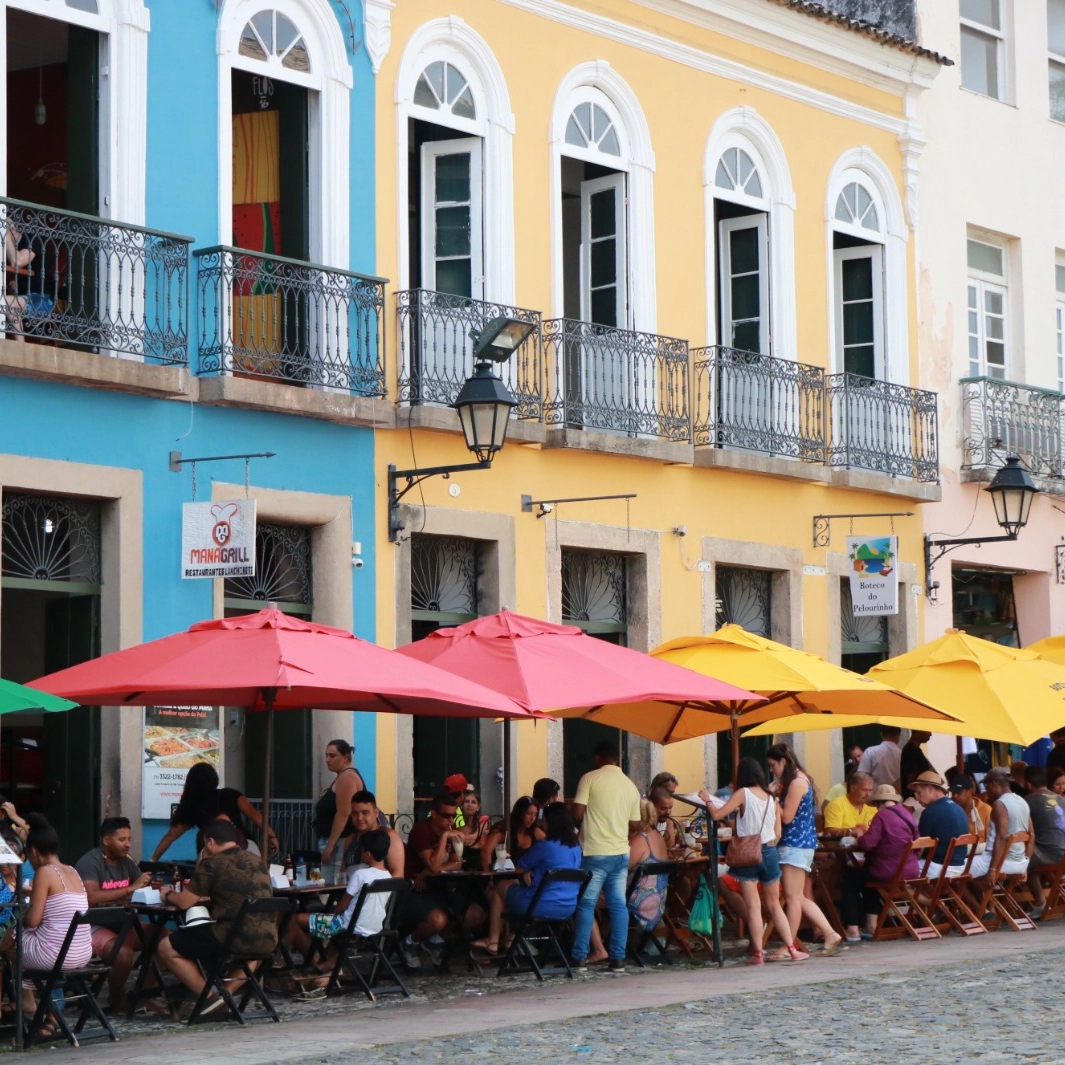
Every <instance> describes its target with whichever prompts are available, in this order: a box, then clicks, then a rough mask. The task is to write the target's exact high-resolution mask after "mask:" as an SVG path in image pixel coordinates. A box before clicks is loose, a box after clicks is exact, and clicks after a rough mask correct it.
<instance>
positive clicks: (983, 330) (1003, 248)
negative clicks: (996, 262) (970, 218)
mask: <svg viewBox="0 0 1065 1065" xmlns="http://www.w3.org/2000/svg"><path fill="white" fill-rule="evenodd" d="M969 241H975V242H976V243H977V244H986V245H987V246H988V247H991V248H995V249H997V250H998V252H999V253H1000V254H1001V255H1002V273H1001V274H994V273H990V272H988V271H986V270H980V269H977V268H975V267H972V266H969V265H968V247H969ZM965 247H966V299H965V308H966V323H965V334H966V337H967V338H968V339H969V340H972V339H975V340H976V342H977V350H978V351H979V353H980V354H979V363H978V366H977V369H978V371H979V372H978V373H975V374H974V373H973V372H972V371H973V362H972V357H971V356H969V358H968V362H969V376H970V377H991V378H993V379H994V380H996V381H1008V380H1010V362H1011V359H1010V346H1011V345H1010V335H1011V330H1010V317H1011V316H1010V279H1009V245H1008V244H1007V243H1006V242H1005V241H1004V240H1000V239H997V238H995V237H992V236H990V235H989V234H986V233H973V232H971V231H970V232H969V233H967V234H966V243H965ZM973 288H975V289H976V312H977V313H976V332H975V333H973V331H972V330H971V329H970V328H969V322H968V316H969V314H970V313H972V306H971V304H970V301H969V293H970V290H971V289H973ZM988 292H997V293H998V294H999V295H1001V296H1002V372H1001V375H999V374H997V373H992V372H991V371H990V368H989V366H988V362H987V318H986V316H987V310H986V300H985V295H986V294H987V293H988Z"/></svg>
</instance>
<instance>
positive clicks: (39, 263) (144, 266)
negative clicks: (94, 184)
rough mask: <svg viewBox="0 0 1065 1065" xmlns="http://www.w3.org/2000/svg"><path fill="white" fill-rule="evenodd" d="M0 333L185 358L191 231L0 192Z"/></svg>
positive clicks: (149, 357) (155, 358) (159, 360)
mask: <svg viewBox="0 0 1065 1065" xmlns="http://www.w3.org/2000/svg"><path fill="white" fill-rule="evenodd" d="M0 230H2V231H3V237H4V241H5V246H7V244H8V242H9V241H10V242H11V243H12V244H13V245H14V246H15V248H16V250H22V251H23V252H28V253H30V255H29V256H28V262H26V263H12V262H11V261H9V260H10V256H5V262H4V290H3V300H2V301H0V314H2V316H3V327H2V329H0V335H2V334H3V333H6V334H7V335H8V336H9V337H15V338H17V339H24V340H28V341H36V342H37V343H39V344H46V345H52V346H57V347H64V348H72V349H75V350H79V351H87V352H91V353H93V354H99V355H111V356H120V357H122V358H126V359H137V360H142V361H144V362H147V363H155V364H159V365H173V366H182V365H186V364H187V363H188V358H189V345H188V290H189V245H190V244H191V243H192V241H191V240H190V239H189V238H187V237H180V236H176V235H174V234H172V233H162V232H159V231H158V230H154V229H145V228H144V227H143V226H131V225H125V224H123V223H120V222H115V221H112V220H111V219H107V218H97V217H94V216H92V215H84V214H77V213H75V212H73V211H61V210H58V209H56V208H53V207H43V206H40V205H37V204H32V203H23V202H22V201H21V200H11V199H6V198H0Z"/></svg>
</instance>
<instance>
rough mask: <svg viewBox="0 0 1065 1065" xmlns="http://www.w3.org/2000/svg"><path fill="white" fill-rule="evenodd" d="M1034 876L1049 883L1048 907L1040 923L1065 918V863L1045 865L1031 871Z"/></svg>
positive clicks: (1044, 910)
mask: <svg viewBox="0 0 1065 1065" xmlns="http://www.w3.org/2000/svg"><path fill="white" fill-rule="evenodd" d="M1031 873H1032V875H1033V876H1034V875H1036V874H1038V875H1039V876H1041V877H1043V879H1044V880H1046V881H1047V885H1046V906H1044V908H1043V914H1042V916H1041V917H1040V918H1039V923H1040V924H1042V923H1043V922H1044V921H1054V920H1057V918H1059V917H1065V861H1061V862H1058V864H1057V865H1044V866H1041V867H1040V868H1038V869H1033V870H1031Z"/></svg>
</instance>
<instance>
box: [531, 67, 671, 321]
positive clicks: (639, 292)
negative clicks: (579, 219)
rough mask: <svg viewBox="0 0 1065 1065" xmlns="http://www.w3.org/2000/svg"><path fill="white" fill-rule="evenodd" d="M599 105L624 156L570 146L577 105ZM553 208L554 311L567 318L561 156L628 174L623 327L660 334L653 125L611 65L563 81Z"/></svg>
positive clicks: (553, 139) (555, 126)
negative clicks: (569, 127)
mask: <svg viewBox="0 0 1065 1065" xmlns="http://www.w3.org/2000/svg"><path fill="white" fill-rule="evenodd" d="M585 101H589V102H593V103H597V104H599V106H600V107H602V108H603V109H604V110H605V111H606V112H607V114H608V115H609V116H610V119H611V121H612V122H613V123H614V130H615V132H616V133H617V135H618V141H619V144H620V147H621V155H620V156H617V155H608V154H606V153H604V152H599V151H594V152H591V151H589V149H587V148H579V147H578V146H576V145H573V144H568V143H567V142H566V126H567V124H568V122H569V117H570V115H571V114H572V113H573V109H574V107H576V106H577V104H579V103H584V102H585ZM549 139H550V151H549V159H550V168H551V169H550V183H549V201H548V202H549V210H550V226H551V313H552V316H553V317H555V318H564V317H565V284H564V279H563V251H562V243H563V239H562V238H563V223H562V158H563V156H566V157H568V158H573V159H583V160H586V161H590V162H595V163H598V164H600V165H601V166H606V167H609V168H610V169H611V170H614V171H619V172H624V173H626V174H627V182H626V190H625V192H626V201H627V204H626V213H625V214H626V226H625V238H626V244H627V249H628V275H627V276H628V323H627V324H626V325H621V323H619V326H620V327H622V328H628V329H633V330H638V331H641V332H645V333H656V332H657V331H658V294H657V276H656V270H655V236H654V187H653V180H654V168H655V158H654V152H653V151H652V148H651V133H650V127H649V126H648V124H647V117H646V115H645V114H644V112H643V108H642V107H641V106H640V102H639V100H638V99H637V97H636V94H635V93H634V92H633V91H632V89H631V88H630V86H629V85H628V84H627V83H626V82H625V81H624V79H622V78H621V77H620V75H618V73H617V72H616V71H615V70H614V69H613V68H612V67H611V66H610V64H608V63H605V62H603V61H602V60H595V61H592V62H589V63H582V64H580V65H579V66H576V67H574V68H573V69H572V70H570V71H569V72H568V73H567V74H566V75H565V76H564V77H563V78H562V80H561V82H560V84H559V87H558V89H557V90H556V93H555V99H554V103H553V105H552V111H551V126H550V131H549Z"/></svg>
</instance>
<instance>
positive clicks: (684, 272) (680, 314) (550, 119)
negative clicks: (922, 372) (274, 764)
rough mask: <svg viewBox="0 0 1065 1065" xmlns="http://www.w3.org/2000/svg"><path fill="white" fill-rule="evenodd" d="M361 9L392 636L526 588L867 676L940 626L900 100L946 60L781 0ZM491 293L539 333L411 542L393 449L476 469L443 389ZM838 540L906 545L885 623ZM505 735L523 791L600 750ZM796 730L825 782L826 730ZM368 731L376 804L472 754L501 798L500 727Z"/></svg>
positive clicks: (711, 777)
mask: <svg viewBox="0 0 1065 1065" xmlns="http://www.w3.org/2000/svg"><path fill="white" fill-rule="evenodd" d="M371 6H372V7H375V8H377V9H378V13H379V15H380V19H379V21H378V24H377V33H376V46H377V47H376V61H377V63H378V65H379V69H378V72H377V116H376V117H377V174H378V185H377V187H378V198H377V232H378V272H379V273H381V274H382V275H384V276H387V277H389V278H390V279H391V283H390V287H389V307H388V314H387V317H386V322H387V325H386V329H387V336H386V343H387V350H388V352H389V365H390V369H391V372H392V380H391V381H390V388H391V393H390V397H391V399H392V400H393V401H394V402H395V420H394V422H388V421H387V419H384V420H383V422H384V424H385V425H386V426H390V427H385V428H381V429H379V430H378V431H377V433H376V448H375V453H376V464H377V469H376V473H377V481H378V485H379V496H378V508H377V515H376V530H377V538H378V557H379V558H380V560H381V561H380V564H379V569H378V572H377V575H376V580H377V601H378V629H377V631H378V639H379V640H380V641H381V642H382V643H385V644H388V643H394V644H396V645H399V644H402V643H404V642H407V641H409V640H410V639H412V638H417V637H418V636H420V635H424V634H425V633H427V632H428V631H431V629H432V628H433V627H436V626H438V625H440V624H453V623H455V622H456V621H461V620H463V619H464V618H467V617H472V616H476V615H483V614H487V613H491V612H492V611H494V610H496V609H499V608H500V607H503V606H507V607H510V608H512V609H514V610H516V611H518V612H520V613H525V614H530V615H534V616H538V617H545V618H548V619H550V620H552V621H563V620H566V621H573V622H576V623H579V624H583V625H585V627H586V628H588V629H589V630H590V631H592V632H595V633H596V634H597V635H601V636H603V637H604V638H609V639H614V640H618V641H622V642H625V643H627V644H628V645H629V646H631V647H635V648H637V649H640V650H648V649H650V648H653V647H655V646H656V645H658V644H659V643H661V642H663V641H665V640H668V639H672V638H674V637H677V636H680V635H684V634H691V633H705V632H709V631H712V630H713V629H715V628H716V627H717V626H718V624H719V623H720V622H721V621H724V620H735V621H739V622H740V623H742V624H744V625H746V626H747V627H748V628H752V629H755V630H758V631H762V632H764V633H765V634H767V635H770V636H772V637H773V638H775V639H779V640H782V641H784V642H786V643H789V644H792V645H794V646H797V647H803V648H806V649H807V650H810V651H815V652H817V653H819V654H823V655H825V656H826V657H828V658H829V659H831V660H833V661H837V662H839V661H841V660H842V661H843V662H844V663H845V664H850V665H853V666H855V667H865V666H867V664H871V663H872V662H873V661H875V660H876V658H877V656H880V657H884V656H886V655H887V654H894V653H898V652H901V651H902V650H905V649H907V648H909V647H912V646H915V645H916V644H917V643H919V642H920V638H921V628H920V627H921V611H920V609H919V605H920V594H921V588H920V586H919V581H920V580H921V579H922V577H921V574H920V563H921V534H922V530H921V517H920V513H919V511H920V504H921V503H923V502H925V501H929V500H935V499H938V498H939V486H938V475H939V474H938V458H937V451H936V447H937V444H936V417H937V409H936V397H935V395H934V394H931V393H926V392H920V391H917V390H916V389H914V388H913V387H911V386H913V385H915V384H916V383H917V380H918V373H917V361H916V360H917V356H916V336H917V325H916V316H915V307H916V291H917V290H916V285H917V277H916V275H915V266H914V262H915V257H914V239H913V237H914V230H913V226H914V225H915V221H916V218H915V216H916V211H917V203H916V199H915V197H916V184H917V174H918V168H919V159H920V149H921V147H922V142H921V137H920V130H919V129H918V127H917V125H916V122H915V118H914V114H915V99H916V98H917V96H918V95H919V94H920V93H921V92H922V91H923V89H924V88H926V87H927V86H928V85H929V84H930V82H931V79H932V78H933V77H934V76H935V74H936V71H937V69H938V64H939V60H938V57H935V56H934V55H932V54H931V53H928V52H926V51H924V50H923V49H921V48H919V47H918V46H916V45H915V44H912V43H910V42H906V41H903V40H898V39H894V38H890V37H885V36H884V35H882V34H881V35H879V36H878V35H877V34H876V33H875V32H873V31H872V30H871V29H870V28H868V27H863V26H861V25H860V24H854V23H852V24H849V25H842V24H840V23H838V22H836V21H833V20H831V19H824V18H819V17H812V16H811V15H810V14H809V13H808V12H806V11H805V10H803V9H802V7H801V5H798V4H791V3H788V2H776V0H737V2H736V3H733V4H729V5H727V8H728V10H725V9H724V8H725V5H712V4H706V3H695V2H687V0H644V2H629V0H599V2H596V3H594V4H592V3H580V2H573V3H563V2H558V0H449V2H448V3H447V4H446V5H445V4H441V3H440V2H439V0H403V2H402V3H399V4H397V5H396V6H395V7H394V9H391V10H390V11H388V10H387V9H386V8H385V6H384V5H380V4H375V5H371ZM384 21H388V25H387V27H385V26H384V25H383V22H384ZM386 28H387V29H388V30H390V41H389V39H388V36H387V34H386V33H385V29H386ZM373 43H374V42H371V44H373ZM372 54H373V53H372ZM500 314H506V315H510V316H514V317H519V318H522V319H524V320H527V321H529V322H531V323H532V324H533V325H534V332H533V335H532V336H531V337H530V339H529V341H527V342H526V344H525V345H524V346H523V347H522V349H521V350H520V351H519V352H518V353H517V355H515V356H514V357H513V358H512V360H511V363H510V364H508V365H506V366H505V367H503V371H502V373H503V377H504V379H505V380H506V382H507V384H508V386H509V387H510V389H511V391H512V392H513V393H514V394H515V396H516V398H517V399H518V401H519V405H518V407H517V408H516V409H515V416H514V417H513V418H512V420H511V426H510V433H509V436H508V440H507V443H506V446H505V447H504V448H503V450H502V451H501V452H500V453H499V454H498V456H497V457H496V459H495V461H494V462H493V464H492V467H491V469H490V470H487V471H477V472H473V473H466V474H459V475H455V476H453V477H451V478H447V479H444V478H440V477H437V478H433V479H430V480H427V481H425V482H423V483H422V484H421V485H419V486H418V487H416V488H415V489H414V490H412V491H411V492H409V493H408V494H407V495H406V496H405V497H404V499H403V501H402V504H401V506H400V508H399V510H398V522H399V523H400V524H401V525H402V528H401V529H399V531H398V542H397V543H395V544H392V543H390V540H389V513H388V508H387V506H385V505H384V500H385V486H386V484H387V480H388V466H389V465H390V464H392V465H394V466H396V467H398V468H400V469H409V468H414V467H424V466H435V465H439V464H450V463H462V462H468V461H470V458H471V456H470V455H469V453H468V452H467V451H466V450H465V447H464V443H463V438H462V436H461V433H460V432H459V430H458V420H457V417H456V415H455V413H454V411H452V410H450V409H448V407H447V404H448V403H449V402H450V401H451V400H453V399H454V396H455V394H456V393H457V391H458V388H459V387H460V386H461V384H462V382H463V381H464V380H465V378H466V377H467V376H468V375H469V374H470V372H471V370H472V360H471V341H470V339H469V333H470V332H471V331H475V330H476V329H478V328H480V327H481V326H483V325H484V324H485V322H486V321H488V320H490V319H492V318H493V317H496V316H498V315H500ZM523 496H524V497H528V498H529V499H531V500H532V501H533V504H532V505H531V506H527V507H526V508H525V509H523V505H522V503H523ZM603 496H616V497H630V498H613V499H602V498H599V499H587V497H603ZM574 498H578V499H581V500H583V501H579V502H564V503H553V502H552V501H555V500H570V499H574ZM540 501H548V503H547V506H546V507H541V506H540ZM907 512H911V516H907ZM870 514H875V515H897V516H884V517H862V515H870ZM824 515H837V517H832V518H831V519H830V520H829V521H828V522H827V528H826V523H825V522H822V523H820V524H819V525H816V527H815V518H816V517H818V516H824ZM838 515H858V517H854V518H850V517H838ZM851 531H853V532H855V533H874V532H883V533H889V532H892V531H893V532H894V533H895V534H897V535H898V537H899V551H898V560H897V561H898V569H899V577H900V593H899V602H900V606H899V613H898V614H897V615H896V616H893V617H889V618H872V619H870V618H855V617H854V616H853V614H852V612H851V609H850V602H849V594H850V593H849V590H848V589H847V587H846V584H845V580H844V578H845V577H846V574H847V567H848V565H849V561H848V559H847V556H846V553H845V550H844V538H845V537H846V535H847V534H848V533H849V532H851ZM514 735H515V743H514V745H513V750H512V752H511V754H510V759H511V763H510V768H511V771H512V772H513V773H515V774H516V776H515V777H514V779H515V780H516V782H517V785H516V790H515V791H514V794H521V793H522V792H527V791H529V790H530V789H531V786H532V783H533V781H534V780H535V779H536V778H538V777H541V776H551V777H553V778H555V779H557V780H560V781H563V783H564V785H565V789H566V791H567V794H569V793H570V787H571V782H572V780H573V778H574V776H575V774H577V773H578V772H579V771H583V770H584V769H587V768H590V756H591V745H592V744H593V743H594V739H595V736H594V734H592V733H590V732H588V731H587V729H586V728H585V730H583V731H582V730H581V728H580V726H572V725H570V724H569V723H567V724H565V725H563V724H559V723H553V724H549V725H545V724H543V723H537V724H536V725H522V726H520V727H516V728H515V730H514ZM795 745H796V748H797V750H798V751H799V752H800V755H801V756H804V757H805V759H806V762H807V764H808V768H809V769H810V770H811V772H812V773H813V774H814V776H815V779H816V780H817V782H818V784H819V785H820V786H821V787H827V786H828V784H829V783H831V782H834V781H835V780H836V779H838V777H839V775H840V773H841V771H842V759H841V756H840V750H839V748H840V740H839V736H838V734H836V735H835V738H834V739H829V738H826V737H825V736H824V735H811V736H810V737H808V738H807V737H801V736H796V737H795ZM721 746H722V747H726V746H727V741H726V742H722V744H721ZM717 747H718V741H717V739H716V738H715V737H709V738H708V739H707V740H706V741H688V742H687V743H684V744H678V745H675V746H671V747H668V748H665V749H662V748H657V747H653V746H652V745H650V744H648V743H646V742H644V741H639V740H635V739H630V741H629V742H628V751H627V758H628V765H629V770H630V773H631V775H632V776H633V777H634V779H636V780H637V782H638V783H640V784H641V785H643V784H645V783H646V780H647V779H649V778H650V776H651V775H652V774H653V773H654V772H656V771H658V770H659V769H662V768H665V769H667V770H671V771H672V772H674V773H675V774H676V775H677V776H678V778H679V779H680V784H681V787H682V788H694V787H697V786H700V785H702V784H704V783H709V784H711V785H715V784H716V783H717V782H718V768H719V764H718V751H717ZM377 749H378V765H377V780H378V790H379V792H380V801H381V804H382V806H383V807H384V808H389V809H399V810H404V809H408V808H410V802H411V799H412V797H414V796H416V795H417V796H419V797H421V796H424V795H426V794H431V793H432V790H433V789H435V788H436V787H438V786H439V784H440V783H441V781H442V778H443V775H446V774H447V773H448V772H451V771H462V772H465V773H466V774H467V775H468V776H469V777H470V778H471V779H472V780H474V781H475V782H477V783H479V785H480V787H481V789H482V791H483V793H484V796H485V808H486V809H491V810H493V811H497V810H499V808H500V802H501V794H500V792H499V785H498V780H499V775H498V769H499V767H501V766H502V764H503V751H502V741H501V726H500V725H499V724H498V723H495V722H490V721H489V722H484V723H481V724H480V725H474V726H463V725H452V726H446V725H442V724H440V723H426V722H421V721H419V722H413V721H411V720H410V719H403V718H395V719H390V718H387V717H382V718H381V719H380V721H379V723H378V747H377ZM722 782H724V781H722Z"/></svg>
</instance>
